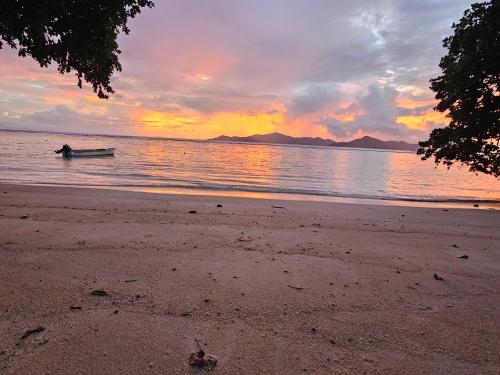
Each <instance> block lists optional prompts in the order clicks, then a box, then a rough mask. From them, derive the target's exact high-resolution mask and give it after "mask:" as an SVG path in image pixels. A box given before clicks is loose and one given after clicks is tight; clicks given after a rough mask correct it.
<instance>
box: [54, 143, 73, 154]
mask: <svg viewBox="0 0 500 375" xmlns="http://www.w3.org/2000/svg"><path fill="white" fill-rule="evenodd" d="M54 152H55V153H56V154H60V153H61V152H62V154H63V155H70V154H71V147H70V146H69V145H63V146H62V148H61V149H60V150H55V151H54Z"/></svg>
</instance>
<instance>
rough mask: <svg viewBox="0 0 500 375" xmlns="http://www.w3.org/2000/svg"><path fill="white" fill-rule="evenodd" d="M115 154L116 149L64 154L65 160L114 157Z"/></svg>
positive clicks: (72, 151) (73, 151) (76, 151)
mask: <svg viewBox="0 0 500 375" xmlns="http://www.w3.org/2000/svg"><path fill="white" fill-rule="evenodd" d="M114 154H115V149H114V148H99V149H94V150H71V151H70V152H67V153H63V156H64V157H65V158H75V157H77V158H78V157H93V156H113V155H114Z"/></svg>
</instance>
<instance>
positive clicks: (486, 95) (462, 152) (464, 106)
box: [418, 0, 500, 177]
mask: <svg viewBox="0 0 500 375" xmlns="http://www.w3.org/2000/svg"><path fill="white" fill-rule="evenodd" d="M453 30H454V34H453V35H452V36H450V37H448V38H446V39H445V40H444V41H443V46H444V47H445V48H447V49H448V54H447V55H446V56H444V57H443V58H442V59H441V63H440V64H439V66H440V68H441V70H442V75H441V76H439V77H437V78H435V79H433V80H431V89H432V90H433V91H434V92H435V93H436V99H438V100H439V103H438V105H437V106H436V108H435V109H436V110H437V111H439V112H443V113H446V114H447V116H448V118H449V119H450V124H449V125H448V126H447V127H445V128H441V129H435V130H433V131H432V133H431V135H430V138H429V140H427V141H425V142H420V146H421V148H420V149H419V150H418V154H419V155H423V156H422V159H429V158H431V157H434V160H435V162H436V163H437V164H439V163H442V164H445V165H447V166H450V165H452V164H453V163H454V162H460V163H463V164H465V165H467V166H468V167H469V169H470V170H471V171H473V172H482V173H486V174H491V175H494V176H497V177H498V176H500V145H499V143H500V89H499V87H500V0H492V1H490V2H484V3H478V4H473V5H472V7H471V9H469V10H467V11H465V13H464V16H463V18H462V19H461V20H460V22H459V23H458V24H454V25H453Z"/></svg>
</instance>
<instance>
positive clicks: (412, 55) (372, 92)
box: [0, 0, 471, 142]
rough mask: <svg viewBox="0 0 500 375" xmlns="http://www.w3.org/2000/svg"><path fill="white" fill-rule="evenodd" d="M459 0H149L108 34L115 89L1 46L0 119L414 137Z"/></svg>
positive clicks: (137, 131) (121, 128) (153, 132)
mask: <svg viewBox="0 0 500 375" xmlns="http://www.w3.org/2000/svg"><path fill="white" fill-rule="evenodd" d="M470 4H471V2H470V1H462V0H350V1H343V0H342V1H340V0H253V1H246V0H211V1H209V0H156V7H155V8H153V9H147V10H145V11H144V12H143V13H142V14H140V15H139V16H138V17H137V18H136V19H135V20H133V21H132V22H131V24H130V28H131V30H132V31H131V34H130V35H128V36H121V37H120V49H121V50H122V51H123V53H122V55H121V61H122V64H123V72H121V73H120V74H116V75H115V76H114V79H113V87H114V88H115V90H116V92H117V93H116V94H115V95H114V96H112V97H111V98H110V99H109V100H107V101H106V100H100V99H98V98H97V97H96V96H95V95H94V94H93V93H92V91H91V90H90V89H89V88H88V87H84V89H82V90H80V89H78V88H77V87H76V82H75V80H74V76H73V75H72V74H70V75H68V76H60V75H58V73H57V72H56V71H55V68H49V69H41V68H40V67H38V66H37V65H36V64H35V63H34V62H32V61H30V60H29V59H21V58H18V57H17V55H16V52H15V51H12V50H9V49H8V48H4V49H2V50H0V76H1V77H2V79H1V80H0V128H10V129H35V130H56V131H67V132H86V133H98V134H127V135H145V136H166V137H181V138H208V137H213V136H217V135H220V134H226V135H250V134H254V133H268V132H273V131H278V132H282V133H286V134H290V135H295V136H320V137H325V138H332V139H336V140H347V139H352V138H355V137H359V136H362V135H372V136H375V137H378V138H381V139H398V140H399V139H401V140H407V141H412V142H415V141H417V140H419V139H424V138H425V137H426V136H427V134H428V133H429V130H430V129H432V128H434V127H437V126H442V125H443V124H444V123H445V122H446V119H445V118H444V117H443V116H442V115H440V114H437V113H435V112H434V111H433V110H432V108H433V105H434V100H433V94H432V92H431V91H430V90H429V89H428V86H429V83H428V81H429V79H430V78H432V77H435V76H436V75H438V74H439V69H438V67H437V65H438V63H439V59H440V57H441V56H442V55H443V54H444V53H445V51H444V50H443V49H442V47H441V40H442V39H443V37H445V36H447V35H449V34H450V33H451V24H452V23H453V22H454V21H458V20H459V19H460V17H461V15H462V13H463V11H464V10H465V9H466V8H468V7H469V6H470Z"/></svg>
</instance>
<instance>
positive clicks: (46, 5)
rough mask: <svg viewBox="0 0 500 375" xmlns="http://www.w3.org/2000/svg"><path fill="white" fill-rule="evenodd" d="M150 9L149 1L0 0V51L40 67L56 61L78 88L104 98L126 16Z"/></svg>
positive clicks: (115, 65) (117, 66) (116, 64)
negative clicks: (84, 86) (16, 54)
mask: <svg viewBox="0 0 500 375" xmlns="http://www.w3.org/2000/svg"><path fill="white" fill-rule="evenodd" d="M153 6H154V4H153V2H152V1H150V0H0V49H1V48H2V47H3V45H4V44H6V45H9V46H10V47H12V48H14V49H18V51H19V56H22V57H26V56H31V57H32V58H33V59H34V60H36V61H37V62H38V63H39V64H40V66H41V67H47V66H48V65H49V64H51V63H56V64H57V66H58V71H59V72H60V73H61V74H64V73H70V72H75V74H76V76H77V80H78V86H79V87H80V88H81V87H82V82H83V81H84V80H85V81H86V82H88V83H89V84H91V85H92V88H93V89H94V92H96V93H97V95H98V96H99V98H107V97H108V94H109V93H113V92H114V91H113V88H112V87H111V77H112V75H113V73H114V72H115V71H121V70H122V66H121V64H120V61H119V59H118V55H119V54H120V53H121V51H120V50H119V49H118V43H117V41H116V38H117V36H118V34H119V33H120V32H124V33H125V34H128V33H129V31H130V30H129V29H128V27H127V21H128V19H129V18H134V17H135V16H136V15H137V14H139V13H140V12H141V9H142V8H143V7H149V8H151V7H153ZM2 40H3V43H2Z"/></svg>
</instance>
